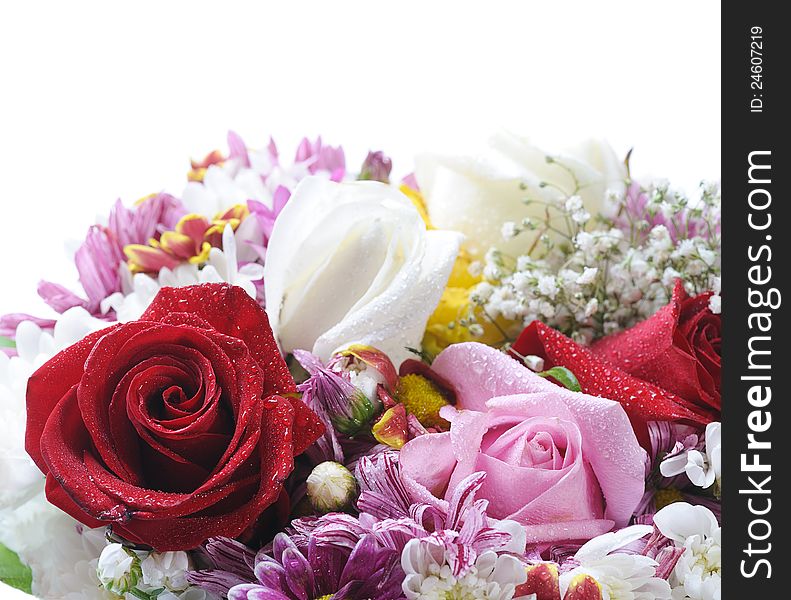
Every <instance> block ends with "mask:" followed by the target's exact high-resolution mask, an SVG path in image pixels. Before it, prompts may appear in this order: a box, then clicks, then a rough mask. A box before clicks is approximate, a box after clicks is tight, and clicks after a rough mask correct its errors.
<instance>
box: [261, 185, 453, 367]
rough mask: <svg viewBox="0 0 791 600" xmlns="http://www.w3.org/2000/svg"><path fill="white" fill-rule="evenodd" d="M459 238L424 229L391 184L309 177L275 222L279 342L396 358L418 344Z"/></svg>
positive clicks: (271, 287) (269, 301) (271, 289)
mask: <svg viewBox="0 0 791 600" xmlns="http://www.w3.org/2000/svg"><path fill="white" fill-rule="evenodd" d="M460 242H461V236H460V235H459V234H457V233H452V232H446V231H436V230H432V231H426V226H425V224H424V223H423V221H422V219H421V218H420V215H419V214H418V212H417V210H416V209H415V207H414V206H413V205H412V203H411V202H410V201H409V200H408V199H407V197H406V196H404V195H403V194H402V193H401V192H399V191H398V190H397V189H395V188H393V187H390V186H388V185H385V184H382V183H379V182H373V181H360V182H354V183H334V182H331V181H327V180H325V179H323V178H318V177H308V178H306V179H304V180H303V181H302V182H301V183H300V184H299V186H298V187H297V188H296V190H295V191H294V194H293V196H292V197H291V199H290V201H289V203H288V204H287V205H286V207H285V208H284V209H283V212H282V213H280V216H279V217H278V220H277V222H276V223H275V227H274V230H273V232H272V237H271V239H270V241H269V246H268V248H267V261H266V267H265V269H264V282H265V283H264V286H265V292H266V307H267V313H268V314H269V320H270V323H271V325H272V329H273V330H274V332H275V335H276V337H277V339H278V341H279V343H280V345H281V348H282V349H283V350H284V351H286V352H289V351H291V350H293V349H295V348H306V349H311V350H312V351H313V353H314V354H316V355H318V356H319V357H321V358H322V359H323V360H327V359H329V357H330V356H331V355H332V354H333V353H334V352H335V351H336V350H338V349H341V348H344V347H346V346H348V345H349V344H353V343H362V344H367V345H370V346H374V347H376V348H378V349H380V350H382V351H383V352H385V353H386V354H387V355H388V356H389V357H390V358H391V360H392V361H393V362H394V363H395V364H399V363H400V362H401V361H402V360H404V359H406V358H407V357H408V356H409V353H408V351H407V350H406V347H418V346H419V344H420V340H421V338H422V335H423V330H424V328H425V325H426V321H427V320H428V317H429V315H430V314H431V313H432V312H433V310H434V308H435V307H436V305H437V303H438V302H439V298H440V296H441V295H442V291H443V289H444V288H445V284H446V283H447V280H448V277H449V275H450V270H451V268H452V267H453V262H454V260H455V258H456V255H457V253H458V248H459V244H460Z"/></svg>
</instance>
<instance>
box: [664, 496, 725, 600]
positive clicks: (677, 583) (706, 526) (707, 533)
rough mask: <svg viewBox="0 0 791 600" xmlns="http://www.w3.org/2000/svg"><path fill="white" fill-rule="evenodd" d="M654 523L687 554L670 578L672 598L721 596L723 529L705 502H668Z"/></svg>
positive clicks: (711, 599) (715, 598) (711, 598)
mask: <svg viewBox="0 0 791 600" xmlns="http://www.w3.org/2000/svg"><path fill="white" fill-rule="evenodd" d="M654 524H655V525H656V527H657V529H659V531H660V532H661V533H662V535H664V536H665V537H668V538H670V539H671V540H672V541H673V542H674V543H675V545H676V547H679V548H684V554H682V555H681V558H680V559H679V561H678V562H677V563H676V566H675V568H674V569H673V574H672V576H671V578H670V585H671V586H672V587H673V599H674V600H682V599H685V598H689V599H691V600H719V598H720V595H721V584H722V582H721V575H722V556H721V555H722V548H721V546H722V530H721V528H720V526H719V524H718V523H717V518H716V517H715V516H714V513H712V512H711V511H710V510H709V509H708V508H706V507H705V506H693V505H691V504H688V503H686V502H674V503H672V504H669V505H668V506H666V507H665V508H663V509H662V510H660V511H659V512H657V513H656V514H655V515H654Z"/></svg>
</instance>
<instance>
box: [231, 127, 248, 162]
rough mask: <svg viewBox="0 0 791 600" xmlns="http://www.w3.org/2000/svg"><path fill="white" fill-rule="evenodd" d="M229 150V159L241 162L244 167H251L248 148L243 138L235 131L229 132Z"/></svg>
mask: <svg viewBox="0 0 791 600" xmlns="http://www.w3.org/2000/svg"><path fill="white" fill-rule="evenodd" d="M228 149H229V152H228V158H234V159H237V160H239V161H240V162H241V164H242V166H245V167H249V166H250V156H249V155H248V153H247V146H246V145H245V143H244V140H243V139H242V138H241V136H240V135H239V134H238V133H236V132H235V131H229V132H228Z"/></svg>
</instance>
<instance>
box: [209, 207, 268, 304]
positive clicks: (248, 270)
mask: <svg viewBox="0 0 791 600" xmlns="http://www.w3.org/2000/svg"><path fill="white" fill-rule="evenodd" d="M248 220H249V219H248ZM222 247H223V249H222V250H220V249H219V248H212V249H211V250H210V251H209V260H208V263H207V265H206V266H205V267H203V269H201V271H200V273H199V275H198V278H199V279H200V281H201V283H221V282H223V281H225V282H226V283H230V284H231V285H236V286H239V287H240V288H242V289H243V290H244V291H245V292H247V294H248V295H249V296H250V297H252V298H255V296H256V288H255V283H253V282H255V281H261V279H262V278H263V277H264V267H263V265H260V264H258V263H248V264H246V265H244V266H243V267H241V268H239V265H238V262H237V254H236V237H235V236H234V232H233V228H232V227H231V226H230V225H229V224H226V225H225V229H223V232H222Z"/></svg>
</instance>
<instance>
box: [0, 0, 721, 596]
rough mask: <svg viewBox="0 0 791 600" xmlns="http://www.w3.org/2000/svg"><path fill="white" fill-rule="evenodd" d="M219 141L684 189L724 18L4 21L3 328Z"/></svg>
mask: <svg viewBox="0 0 791 600" xmlns="http://www.w3.org/2000/svg"><path fill="white" fill-rule="evenodd" d="M11 6H12V7H13V8H9V7H11ZM229 128H232V129H234V130H236V131H238V132H239V133H241V134H242V135H243V136H244V137H245V139H246V140H247V142H248V143H249V144H250V145H253V146H261V145H264V144H265V143H266V142H267V140H268V136H269V134H272V135H274V136H275V138H276V139H277V140H279V142H280V145H281V146H282V147H283V148H284V149H287V150H288V153H289V154H290V153H291V151H292V150H293V148H294V147H295V145H296V143H297V142H298V140H299V138H300V137H301V136H303V135H310V136H315V135H317V134H322V135H323V136H324V139H325V140H327V141H330V142H332V143H341V144H343V146H344V148H345V149H346V150H347V158H348V163H349V165H350V166H351V167H356V166H357V165H358V164H359V161H360V160H361V159H362V158H363V156H364V155H365V152H366V151H367V150H368V149H369V148H373V149H384V150H385V151H387V152H388V153H389V154H390V155H391V156H393V157H394V159H395V163H396V171H398V172H399V173H400V174H404V173H406V172H408V171H409V170H410V159H411V156H412V155H413V154H414V153H415V152H418V151H422V150H453V149H457V148H462V147H463V148H474V147H475V146H476V145H477V144H483V143H484V142H485V140H486V138H487V136H488V135H489V134H490V133H491V132H493V131H496V130H497V129H498V128H508V129H512V130H514V131H517V132H519V133H522V134H526V135H529V136H533V137H535V138H536V139H537V140H538V141H541V142H545V145H547V146H548V149H550V150H551V149H552V146H553V144H554V145H556V144H557V143H560V142H564V141H573V140H575V139H578V138H579V139H581V138H585V137H588V136H591V135H594V136H604V137H606V138H608V139H609V141H610V142H611V143H612V144H613V146H614V147H615V148H616V150H617V151H618V152H619V153H620V154H625V152H626V151H627V150H628V149H629V148H630V147H634V148H635V153H634V155H633V163H632V164H633V167H634V172H636V173H637V174H638V175H639V174H649V173H650V174H655V175H662V176H666V177H668V178H670V179H671V180H673V181H675V182H678V183H680V184H681V185H682V186H686V187H687V188H691V187H692V186H694V185H695V184H696V182H697V181H698V180H700V179H701V178H706V179H718V178H719V176H720V7H719V2H713V1H697V2H689V1H688V0H683V1H675V0H666V1H664V2H653V3H648V2H635V1H634V0H629V1H625V2H615V1H607V2H602V1H600V2H590V1H588V0H584V1H581V2H568V1H567V2H550V1H549V0H545V1H543V2H530V1H524V0H521V1H517V2H493V1H488V2H482V1H477V2H472V3H465V2H459V1H456V2H436V1H435V2H428V0H423V1H421V2H409V1H404V0H401V1H399V2H391V3H387V6H386V7H384V3H377V2H371V1H370V0H369V1H359V2H358V1H345V2H316V3H308V2H297V1H293V0H289V1H288V2H280V3H278V4H277V5H274V3H264V2H250V3H241V2H198V1H194V0H193V1H190V2H176V1H173V0H167V1H162V0H159V1H157V2H144V1H140V0H138V1H135V2H130V3H124V4H121V3H116V2H112V3H111V2H106V1H104V2H75V1H70V2H14V3H4V4H3V7H2V8H0V225H2V228H1V229H0V313H5V312H10V311H26V312H34V313H38V314H45V311H44V309H43V304H42V303H41V302H40V301H38V299H37V297H36V294H35V286H36V282H37V281H38V279H40V278H48V279H52V280H56V281H61V282H63V283H71V282H72V281H73V280H74V278H75V271H74V269H73V267H72V266H71V265H70V262H69V260H68V259H67V257H66V254H65V250H64V243H65V242H66V241H68V240H77V239H79V238H81V237H82V236H83V235H84V233H85V230H86V229H87V226H88V225H89V224H90V223H92V222H93V220H94V218H95V215H97V214H99V213H106V212H107V210H108V209H109V207H110V205H111V203H112V202H113V201H114V200H115V199H116V198H117V197H121V198H123V199H124V200H125V201H127V202H129V201H132V200H134V199H136V198H138V197H140V196H142V195H144V194H147V193H149V192H152V191H157V190H160V189H167V190H169V191H174V192H178V191H180V190H181V188H182V185H183V181H184V175H185V172H186V170H187V166H188V163H187V161H188V159H189V158H190V157H202V156H203V155H204V154H205V153H207V152H208V151H209V150H211V149H213V148H215V147H223V148H224V140H225V132H226V130H227V129H229ZM0 587H1V586H0ZM4 593H5V592H3V590H0V597H3V598H5V597H6V596H4V595H3V594H4Z"/></svg>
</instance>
